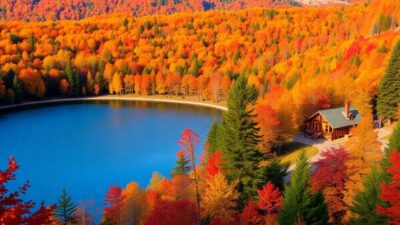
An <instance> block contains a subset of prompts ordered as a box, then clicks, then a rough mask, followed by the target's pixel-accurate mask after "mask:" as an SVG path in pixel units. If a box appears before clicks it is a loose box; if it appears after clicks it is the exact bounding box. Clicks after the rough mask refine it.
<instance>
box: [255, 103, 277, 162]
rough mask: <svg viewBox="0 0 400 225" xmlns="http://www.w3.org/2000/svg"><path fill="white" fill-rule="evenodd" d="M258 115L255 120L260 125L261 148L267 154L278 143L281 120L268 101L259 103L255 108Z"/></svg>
mask: <svg viewBox="0 0 400 225" xmlns="http://www.w3.org/2000/svg"><path fill="white" fill-rule="evenodd" d="M254 112H255V114H256V115H257V116H256V117H255V118H254V120H255V122H256V123H257V124H258V126H259V129H260V131H259V134H260V136H261V137H262V138H261V140H260V144H259V147H260V150H261V151H262V152H263V153H265V154H267V153H272V150H273V147H275V145H276V144H277V143H276V142H277V135H278V134H277V132H276V128H277V126H279V124H280V121H279V119H278V117H277V115H276V112H275V110H274V109H272V108H271V107H270V106H269V105H268V104H266V103H258V104H256V106H255V110H254Z"/></svg>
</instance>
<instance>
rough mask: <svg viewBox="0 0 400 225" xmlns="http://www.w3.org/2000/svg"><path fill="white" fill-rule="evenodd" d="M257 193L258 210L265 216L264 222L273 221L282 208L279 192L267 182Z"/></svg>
mask: <svg viewBox="0 0 400 225" xmlns="http://www.w3.org/2000/svg"><path fill="white" fill-rule="evenodd" d="M257 193H258V204H257V206H258V209H259V210H260V211H262V212H263V213H264V214H265V217H266V218H265V220H266V221H271V220H272V221H273V220H275V219H276V217H277V216H278V212H279V210H280V209H281V207H282V194H281V191H280V190H279V189H278V188H276V187H275V186H274V184H273V183H271V182H268V183H267V184H265V185H264V187H263V188H262V189H261V190H258V191H257Z"/></svg>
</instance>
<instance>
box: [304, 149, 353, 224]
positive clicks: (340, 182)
mask: <svg viewBox="0 0 400 225" xmlns="http://www.w3.org/2000/svg"><path fill="white" fill-rule="evenodd" d="M348 158H349V155H348V153H347V151H346V150H345V149H344V148H342V147H340V148H336V149H330V150H328V151H324V152H322V153H321V158H320V159H319V160H318V161H317V162H315V163H314V166H315V169H316V171H315V172H314V173H313V175H312V177H311V187H312V189H313V190H314V191H316V190H319V189H322V190H323V192H324V195H325V198H326V201H327V203H328V210H329V217H330V221H331V222H332V223H334V224H337V223H340V222H341V219H342V218H343V216H344V215H345V213H346V204H345V203H344V201H343V191H344V183H345V182H346V180H347V179H348V176H347V175H346V169H347V168H346V161H347V160H348Z"/></svg>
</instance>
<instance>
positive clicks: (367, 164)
mask: <svg viewBox="0 0 400 225" xmlns="http://www.w3.org/2000/svg"><path fill="white" fill-rule="evenodd" d="M377 137H378V136H377V134H376V132H375V131H374V130H373V123H372V114H371V113H366V114H364V115H363V119H362V121H361V122H360V124H359V125H358V126H357V128H355V129H354V137H352V138H351V139H349V140H348V141H347V142H346V143H345V146H346V148H347V149H348V152H349V160H348V161H347V162H346V166H347V170H346V173H347V175H348V177H349V179H348V180H347V181H346V183H345V190H344V202H345V203H346V204H347V205H351V204H352V203H353V197H354V195H355V194H356V192H357V191H360V190H362V187H363V181H364V178H365V176H366V175H367V174H368V173H369V172H370V171H371V167H372V166H373V165H374V164H376V163H377V162H379V161H380V159H381V158H382V150H381V143H380V142H379V141H378V140H377ZM348 216H349V215H347V216H346V217H348Z"/></svg>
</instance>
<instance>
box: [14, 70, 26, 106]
mask: <svg viewBox="0 0 400 225" xmlns="http://www.w3.org/2000/svg"><path fill="white" fill-rule="evenodd" d="M13 89H14V94H15V102H17V103H19V102H21V101H22V99H23V95H24V92H23V89H22V85H21V82H20V81H19V78H18V76H14V79H13Z"/></svg>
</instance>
